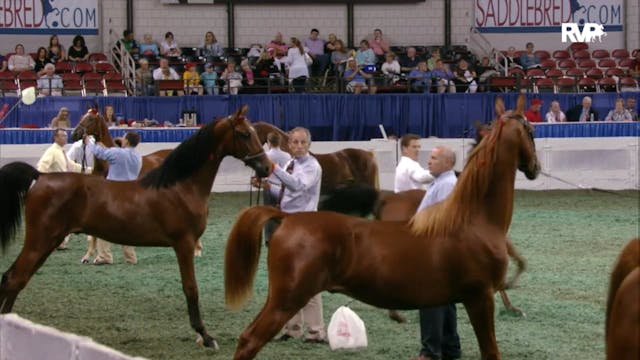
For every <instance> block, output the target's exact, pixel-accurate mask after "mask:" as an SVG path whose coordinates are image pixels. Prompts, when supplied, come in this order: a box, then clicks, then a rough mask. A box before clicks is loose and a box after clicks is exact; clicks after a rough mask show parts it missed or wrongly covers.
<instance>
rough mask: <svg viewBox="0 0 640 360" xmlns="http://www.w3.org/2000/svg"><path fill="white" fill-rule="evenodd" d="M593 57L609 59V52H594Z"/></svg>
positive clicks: (603, 50) (601, 50) (600, 50)
mask: <svg viewBox="0 0 640 360" xmlns="http://www.w3.org/2000/svg"><path fill="white" fill-rule="evenodd" d="M591 56H592V57H593V58H594V59H606V58H608V57H609V51H607V50H605V49H597V50H593V52H592V53H591Z"/></svg>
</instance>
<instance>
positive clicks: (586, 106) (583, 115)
mask: <svg viewBox="0 0 640 360" xmlns="http://www.w3.org/2000/svg"><path fill="white" fill-rule="evenodd" d="M567 121H579V122H586V121H598V112H597V111H596V110H595V109H594V108H592V107H591V98H590V97H589V96H585V97H583V98H582V105H580V104H579V105H576V106H574V107H572V108H571V109H569V110H568V111H567Z"/></svg>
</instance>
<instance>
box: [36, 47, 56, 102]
mask: <svg viewBox="0 0 640 360" xmlns="http://www.w3.org/2000/svg"><path fill="white" fill-rule="evenodd" d="M42 49H43V50H45V48H42ZM44 71H45V73H44V74H43V75H42V76H40V78H39V79H38V92H39V94H40V95H42V96H47V95H53V96H61V95H62V78H61V77H60V76H59V75H57V74H56V66H55V65H53V64H52V63H48V64H46V65H45V66H44Z"/></svg>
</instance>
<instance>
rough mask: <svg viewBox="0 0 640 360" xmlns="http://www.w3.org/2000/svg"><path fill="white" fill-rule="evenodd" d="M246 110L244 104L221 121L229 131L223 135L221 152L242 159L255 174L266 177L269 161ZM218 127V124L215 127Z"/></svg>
mask: <svg viewBox="0 0 640 360" xmlns="http://www.w3.org/2000/svg"><path fill="white" fill-rule="evenodd" d="M247 110H249V106H248V105H244V106H242V107H241V108H240V109H238V111H236V112H235V113H234V114H232V115H229V116H228V117H227V118H226V121H221V123H226V124H227V125H228V127H227V126H224V129H225V131H228V132H229V134H225V135H224V137H223V138H224V143H223V152H224V153H225V154H228V155H231V156H233V157H235V158H237V159H239V160H242V161H243V162H244V163H245V165H247V166H249V167H251V168H252V169H253V170H255V172H256V175H257V176H259V177H266V176H269V173H270V171H271V161H270V160H269V158H267V155H266V154H265V152H264V148H263V147H262V144H261V143H260V139H259V138H258V134H257V133H256V130H255V129H254V128H253V126H251V123H250V122H249V121H248V120H247V118H246V117H245V113H246V112H247ZM218 127H220V126H217V127H216V128H218Z"/></svg>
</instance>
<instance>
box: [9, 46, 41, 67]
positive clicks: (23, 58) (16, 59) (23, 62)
mask: <svg viewBox="0 0 640 360" xmlns="http://www.w3.org/2000/svg"><path fill="white" fill-rule="evenodd" d="M15 51H16V52H15V54H13V55H11V56H10V57H9V61H8V62H7V63H8V67H9V70H11V71H13V72H14V73H16V74H17V73H21V72H23V71H30V70H33V68H34V67H35V66H36V63H35V62H34V61H33V58H32V57H31V55H29V54H25V53H24V46H23V45H22V44H18V45H16V47H15Z"/></svg>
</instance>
